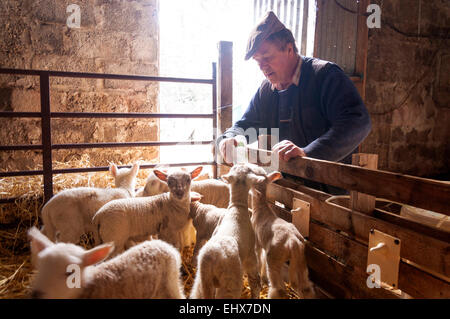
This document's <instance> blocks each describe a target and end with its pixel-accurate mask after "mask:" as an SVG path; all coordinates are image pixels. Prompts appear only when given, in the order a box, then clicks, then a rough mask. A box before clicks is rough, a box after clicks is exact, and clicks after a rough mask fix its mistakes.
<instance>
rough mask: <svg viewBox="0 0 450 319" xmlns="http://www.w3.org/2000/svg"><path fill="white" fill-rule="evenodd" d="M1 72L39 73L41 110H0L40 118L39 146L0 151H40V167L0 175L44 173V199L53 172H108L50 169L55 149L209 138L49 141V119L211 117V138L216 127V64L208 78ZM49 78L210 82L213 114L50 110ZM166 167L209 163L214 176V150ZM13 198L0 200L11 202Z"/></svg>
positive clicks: (6, 71)
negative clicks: (203, 158)
mask: <svg viewBox="0 0 450 319" xmlns="http://www.w3.org/2000/svg"><path fill="white" fill-rule="evenodd" d="M0 74H12V75H31V76H39V86H40V97H41V112H10V111H7V112H0V118H13V117H16V118H33V117H34V118H41V130H42V131H41V136H42V145H1V146H0V151H17V150H42V163H43V169H42V170H34V171H15V172H0V177H13V176H30V175H43V177H44V201H45V202H47V201H48V200H49V199H50V198H51V197H52V196H53V174H66V173H80V172H98V171H107V170H108V169H109V168H108V167H90V168H70V169H53V167H52V151H53V150H56V149H73V148H112V147H142V146H144V147H145V146H170V145H207V144H211V143H213V142H214V140H210V141H179V142H124V143H120V142H118V143H78V144H52V141H51V119H52V118H211V119H212V120H213V137H215V136H216V132H215V130H216V129H217V110H216V108H217V103H216V98H217V93H216V90H217V85H216V81H217V78H216V63H213V64H212V78H211V79H196V78H176V77H157V76H139V75H119V74H98V73H81V72H61V71H42V70H22V69H2V68H0ZM50 77H70V78H91V79H114V80H132V81H156V82H176V83H196V84H209V85H211V86H212V110H211V111H212V113H207V114H182V113H174V114H170V113H101V112H98V113H95V112H91V113H82V112H51V109H50ZM156 165H157V164H147V165H141V168H153V167H155V166H156ZM167 165H168V166H191V165H212V166H214V168H213V174H214V177H217V161H216V151H215V150H214V161H212V162H199V163H172V164H167ZM14 200H15V198H6V199H0V203H6V202H13V201H14Z"/></svg>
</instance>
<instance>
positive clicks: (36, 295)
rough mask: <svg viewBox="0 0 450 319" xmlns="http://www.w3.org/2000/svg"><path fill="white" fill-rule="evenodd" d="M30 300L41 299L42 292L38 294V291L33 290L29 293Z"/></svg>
mask: <svg viewBox="0 0 450 319" xmlns="http://www.w3.org/2000/svg"><path fill="white" fill-rule="evenodd" d="M31 298H33V299H41V298H42V292H40V291H39V290H33V291H32V292H31Z"/></svg>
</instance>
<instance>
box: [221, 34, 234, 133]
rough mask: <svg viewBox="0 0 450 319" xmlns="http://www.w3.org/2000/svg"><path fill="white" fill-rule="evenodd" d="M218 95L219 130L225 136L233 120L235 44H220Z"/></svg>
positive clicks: (227, 42)
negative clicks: (224, 133)
mask: <svg viewBox="0 0 450 319" xmlns="http://www.w3.org/2000/svg"><path fill="white" fill-rule="evenodd" d="M217 75H218V77H217V81H218V87H217V89H218V95H217V101H218V106H219V110H218V112H217V115H218V126H219V127H218V129H219V134H223V132H225V130H226V129H227V128H230V127H231V126H232V125H233V123H232V118H233V112H232V110H233V108H232V107H231V105H232V104H233V42H229V41H220V42H219V64H218V73H217Z"/></svg>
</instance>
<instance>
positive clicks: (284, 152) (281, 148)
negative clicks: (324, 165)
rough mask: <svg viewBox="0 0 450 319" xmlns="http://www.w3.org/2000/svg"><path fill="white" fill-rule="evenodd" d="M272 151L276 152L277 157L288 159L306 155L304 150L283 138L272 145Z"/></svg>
mask: <svg viewBox="0 0 450 319" xmlns="http://www.w3.org/2000/svg"><path fill="white" fill-rule="evenodd" d="M272 151H273V152H278V155H279V158H280V159H281V160H283V161H289V160H290V159H291V158H293V157H298V156H302V157H303V156H306V153H305V151H304V150H303V149H302V148H300V147H298V146H297V145H295V144H294V143H292V142H291V141H288V140H283V141H281V142H279V143H277V144H275V145H274V146H273V147H272Z"/></svg>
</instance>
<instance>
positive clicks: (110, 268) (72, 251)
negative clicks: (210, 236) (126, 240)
mask: <svg viewBox="0 0 450 319" xmlns="http://www.w3.org/2000/svg"><path fill="white" fill-rule="evenodd" d="M28 236H29V238H30V240H31V251H32V258H35V259H36V260H35V261H34V264H36V265H37V275H36V277H35V280H34V282H33V287H32V293H31V296H32V297H33V298H51V299H54V298H61V299H68V298H71V299H72V298H177V299H181V298H185V296H184V293H183V287H182V285H181V282H180V271H179V269H180V266H181V257H180V254H179V252H178V251H177V250H176V249H175V248H174V247H173V246H171V245H169V244H167V243H165V242H163V241H161V240H152V241H145V242H143V243H141V244H139V245H137V246H135V247H133V248H131V249H129V250H128V251H126V252H125V253H123V254H121V255H119V256H117V257H115V258H113V259H110V260H108V261H106V262H102V263H99V262H101V261H102V260H104V259H105V258H106V257H107V256H108V255H109V254H110V253H111V251H113V249H114V245H113V244H110V243H109V244H104V245H100V246H97V247H94V248H92V249H90V250H85V249H84V248H82V247H80V246H77V245H74V244H71V243H56V244H55V243H53V242H52V241H51V240H50V239H48V238H47V237H46V236H45V235H43V234H42V233H41V232H40V231H39V230H38V229H37V228H36V227H33V228H31V229H30V230H29V231H28ZM97 263H99V264H97ZM95 264H97V265H95Z"/></svg>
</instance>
